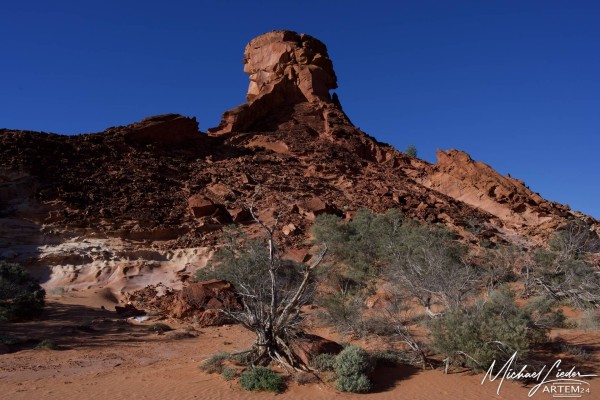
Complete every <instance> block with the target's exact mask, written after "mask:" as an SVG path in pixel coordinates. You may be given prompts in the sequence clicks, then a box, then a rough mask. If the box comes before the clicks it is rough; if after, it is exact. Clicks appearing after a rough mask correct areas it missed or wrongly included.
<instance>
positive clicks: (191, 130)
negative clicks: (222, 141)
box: [124, 114, 202, 149]
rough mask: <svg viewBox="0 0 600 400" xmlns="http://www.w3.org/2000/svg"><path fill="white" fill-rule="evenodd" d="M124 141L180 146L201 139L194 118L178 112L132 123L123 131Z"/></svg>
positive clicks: (139, 143)
mask: <svg viewBox="0 0 600 400" xmlns="http://www.w3.org/2000/svg"><path fill="white" fill-rule="evenodd" d="M124 135H125V141H126V142H127V143H130V144H132V145H154V146H157V145H158V146H166V147H167V148H169V149H171V148H177V147H179V148H181V146H182V145H184V144H186V143H189V142H194V141H199V140H201V138H202V137H201V134H200V132H199V131H198V122H196V118H187V117H184V116H182V115H179V114H164V115H156V116H154V117H148V118H145V119H143V120H141V121H140V122H138V123H135V124H132V125H130V126H129V127H128V129H127V130H126V131H125V134H124Z"/></svg>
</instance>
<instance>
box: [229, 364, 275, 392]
mask: <svg viewBox="0 0 600 400" xmlns="http://www.w3.org/2000/svg"><path fill="white" fill-rule="evenodd" d="M240 385H241V386H242V387H243V388H244V389H246V390H250V391H268V392H275V393H280V392H282V391H283V389H284V382H283V378H282V377H281V376H280V375H278V374H277V373H276V372H274V371H273V370H271V369H269V368H266V367H256V368H250V369H247V370H246V371H244V372H242V375H240Z"/></svg>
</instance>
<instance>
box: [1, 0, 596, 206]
mask: <svg viewBox="0 0 600 400" xmlns="http://www.w3.org/2000/svg"><path fill="white" fill-rule="evenodd" d="M599 21H600V2H599V1H585V0H578V1H549V0H545V1H541V0H540V1H525V0H519V1H493V0H486V1H482V0H478V1H399V2H392V1H388V2H381V1H368V2H365V1H360V2H358V1H356V2H352V1H344V2H342V1H309V0H304V1H302V2H283V1H260V0H255V1H245V2H244V1H188V2H184V1H177V0H172V1H169V2H158V1H152V0H147V1H143V2H142V1H139V2H138V1H120V2H117V1H110V0H105V1H102V2H99V1H96V2H86V1H60V0H56V1H52V2H49V1H27V0H22V1H19V2H17V1H4V2H1V3H0V22H1V23H0V54H1V55H2V58H1V61H0V72H1V73H0V127H6V128H19V129H29V130H39V131H46V132H57V133H66V134H74V133H83V132H95V131H101V130H104V129H105V128H107V127H110V126H115V125H124V124H128V123H131V122H134V121H136V120H139V119H141V118H143V117H146V116H149V115H154V114H160V113H167V112H177V113H180V114H184V115H189V116H196V117H197V118H198V120H199V122H200V128H201V129H202V130H203V131H206V129H207V128H209V127H212V126H215V125H217V123H218V121H219V119H220V115H221V113H222V112H223V111H225V110H227V109H230V108H232V107H234V106H237V105H239V104H241V103H242V102H243V101H244V95H245V92H246V88H247V84H248V78H247V76H246V75H244V73H243V72H242V62H241V60H242V52H243V49H244V46H245V44H246V43H247V42H248V41H249V40H250V39H252V38H253V37H255V36H257V35H259V34H261V33H264V32H266V31H270V30H272V29H291V30H296V31H298V32H305V33H309V34H311V35H313V36H315V37H317V38H319V39H321V40H322V41H323V42H325V43H326V44H327V46H328V48H329V53H330V57H331V58H332V60H333V63H334V67H335V70H336V73H337V75H338V83H339V89H338V90H337V92H338V94H339V96H340V100H341V102H342V104H343V106H344V109H345V111H346V112H347V113H348V114H349V116H350V117H351V119H352V120H353V122H354V123H355V124H356V125H357V126H359V127H360V128H362V129H363V130H364V131H366V132H368V133H369V134H371V135H373V136H375V137H376V138H378V139H379V140H382V141H384V142H388V143H390V144H393V145H394V146H396V147H397V148H399V149H401V150H402V149H405V148H406V146H407V145H408V144H414V145H415V146H416V147H417V149H418V151H419V156H420V157H422V158H424V159H426V160H429V161H435V150H436V149H437V148H441V149H449V148H458V149H461V150H465V151H467V152H469V153H470V154H471V156H472V157H473V158H475V159H477V160H481V161H484V162H486V163H488V164H490V165H491V166H492V167H494V168H496V169H497V170H498V171H500V172H501V173H503V174H506V173H510V174H511V175H512V176H514V177H518V178H521V179H524V180H525V182H526V183H527V184H528V185H529V186H530V188H531V189H532V190H534V191H536V192H540V193H541V194H542V195H543V196H544V197H546V198H548V199H550V200H555V201H560V202H562V203H568V204H569V205H571V207H572V208H574V209H576V210H581V211H583V212H586V213H589V214H592V215H594V216H595V217H596V218H600V203H599V202H598V199H600V185H599V183H600V180H599V177H598V171H600V154H599V153H600V22H599Z"/></svg>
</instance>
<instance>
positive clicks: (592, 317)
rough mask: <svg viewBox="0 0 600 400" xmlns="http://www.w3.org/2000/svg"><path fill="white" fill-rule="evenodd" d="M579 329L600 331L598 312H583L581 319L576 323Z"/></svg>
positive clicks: (599, 312) (599, 315) (599, 313)
mask: <svg viewBox="0 0 600 400" xmlns="http://www.w3.org/2000/svg"><path fill="white" fill-rule="evenodd" d="M577 325H578V326H579V328H581V329H585V330H588V331H597V330H600V311H598V310H585V311H584V312H583V317H582V318H581V319H580V320H579V321H578V324H577Z"/></svg>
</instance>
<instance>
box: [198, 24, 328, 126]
mask: <svg viewBox="0 0 600 400" xmlns="http://www.w3.org/2000/svg"><path fill="white" fill-rule="evenodd" d="M244 64H245V65H244V72H245V73H247V74H249V75H250V85H249V87H248V93H247V94H246V100H248V102H247V103H246V104H244V105H242V106H239V107H237V108H234V109H233V110H230V111H227V112H226V113H225V114H223V121H222V122H221V124H220V125H219V126H218V127H217V128H215V129H212V130H209V132H211V133H229V132H242V131H246V130H252V129H257V128H265V127H266V126H265V125H262V126H260V125H257V123H259V121H260V120H261V119H263V118H264V117H266V116H270V117H271V118H272V117H273V114H279V113H281V112H282V111H284V112H285V111H287V110H288V109H289V108H290V107H292V106H293V105H295V104H298V103H302V102H309V103H314V104H319V105H321V106H324V105H325V104H332V105H333V104H334V103H333V102H332V97H331V95H330V93H329V91H330V90H332V89H335V88H337V78H336V76H335V72H334V71H333V63H332V62H331V60H330V59H329V55H328V54H327V47H326V46H325V45H324V44H323V43H322V42H321V41H319V40H317V39H315V38H314V37H312V36H309V35H306V34H301V35H299V34H297V33H296V32H291V31H273V32H269V33H265V34H264V35H261V36H259V37H257V38H255V39H253V40H252V41H250V43H248V45H247V46H246V50H245V51H244ZM284 116H285V115H284Z"/></svg>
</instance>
